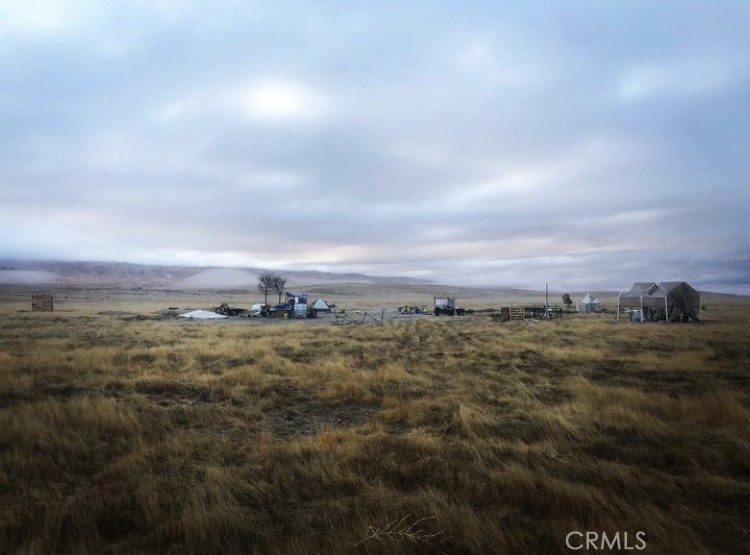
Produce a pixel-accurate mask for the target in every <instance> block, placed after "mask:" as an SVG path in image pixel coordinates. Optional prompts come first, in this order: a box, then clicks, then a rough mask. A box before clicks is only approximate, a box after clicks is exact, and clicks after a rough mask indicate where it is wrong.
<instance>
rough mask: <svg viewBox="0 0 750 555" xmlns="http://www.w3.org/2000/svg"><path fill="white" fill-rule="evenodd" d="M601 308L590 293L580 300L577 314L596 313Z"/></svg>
mask: <svg viewBox="0 0 750 555" xmlns="http://www.w3.org/2000/svg"><path fill="white" fill-rule="evenodd" d="M601 307H602V305H601V303H600V302H599V299H597V298H596V297H594V296H593V295H592V294H591V293H586V296H585V297H583V299H581V302H580V303H578V312H596V311H597V310H599V309H600V308H601Z"/></svg>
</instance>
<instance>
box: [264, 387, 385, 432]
mask: <svg viewBox="0 0 750 555" xmlns="http://www.w3.org/2000/svg"><path fill="white" fill-rule="evenodd" d="M282 389H283V392H284V394H285V399H284V403H283V405H277V406H276V407H273V408H272V409H271V410H270V412H269V413H268V415H267V416H268V418H269V419H270V423H271V431H272V433H273V435H274V436H275V437H279V438H292V437H298V436H312V435H315V434H316V433H318V432H319V431H320V430H321V429H322V428H325V427H335V428H349V427H354V426H359V425H361V424H363V423H365V422H366V421H368V420H370V419H371V418H372V417H373V416H374V415H375V414H376V413H377V409H376V408H375V407H373V406H368V405H362V404H355V403H337V402H332V401H331V400H329V399H324V398H320V397H317V396H316V395H315V393H314V391H312V390H310V389H302V388H293V387H289V386H286V387H283V388H282Z"/></svg>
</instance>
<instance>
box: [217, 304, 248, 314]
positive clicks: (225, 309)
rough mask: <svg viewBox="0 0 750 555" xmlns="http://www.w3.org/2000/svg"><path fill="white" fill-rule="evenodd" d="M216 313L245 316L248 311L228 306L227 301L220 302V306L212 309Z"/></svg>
mask: <svg viewBox="0 0 750 555" xmlns="http://www.w3.org/2000/svg"><path fill="white" fill-rule="evenodd" d="M214 312H216V314H221V315H223V316H245V315H247V314H249V311H248V310H246V309H244V308H234V307H231V306H229V305H228V304H227V303H222V304H221V306H219V307H218V308H215V309H214Z"/></svg>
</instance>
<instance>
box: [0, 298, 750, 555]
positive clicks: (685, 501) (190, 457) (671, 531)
mask: <svg viewBox="0 0 750 555" xmlns="http://www.w3.org/2000/svg"><path fill="white" fill-rule="evenodd" d="M14 295H15V294H13V295H6V296H5V297H3V298H2V299H0V316H1V317H2V318H1V319H0V546H1V547H0V551H2V552H3V553H24V554H26V553H28V554H47V553H79V554H100V553H114V554H151V553H165V554H278V555H295V554H299V555H303V554H317V553H319V554H331V555H344V554H352V555H355V554H379V553H388V554H393V555H395V554H438V553H444V554H457V555H461V554H467V555H468V554H480V553H482V554H506V553H507V554H527V553H528V554H549V553H573V551H570V550H568V548H567V547H566V546H565V537H566V535H567V534H568V532H570V531H573V530H580V531H599V532H601V531H605V532H607V533H608V534H614V533H615V532H618V531H620V532H628V534H629V536H630V537H631V538H632V537H633V536H634V534H635V532H637V531H644V532H645V533H646V542H647V547H646V549H645V550H644V551H639V552H643V553H665V554H667V553H669V554H673V553H679V554H681V555H691V554H740V553H748V552H750V547H749V546H750V525H749V524H748V522H750V341H749V337H750V336H749V334H748V326H750V302H748V299H744V298H742V299H735V300H731V299H730V300H727V299H724V300H719V301H716V302H715V303H711V302H709V303H708V304H709V310H708V311H706V312H705V314H704V316H705V320H706V321H705V322H703V323H701V324H670V325H664V324H631V323H624V322H621V323H617V322H615V321H614V318H613V315H612V314H601V315H591V316H574V317H570V318H566V319H563V320H560V321H543V322H528V321H527V322H510V323H495V322H492V321H490V319H489V318H487V317H480V316H475V317H471V318H447V317H444V318H434V317H429V318H424V319H420V320H416V321H404V322H400V321H394V322H391V323H388V324H385V325H378V324H375V323H372V324H365V325H347V326H334V325H332V324H330V323H324V322H315V321H311V322H276V323H273V324H268V323H259V322H257V321H251V320H248V319H241V320H232V321H211V322H205V321H203V322H183V321H177V320H139V319H133V318H127V317H123V315H122V314H119V312H125V311H128V310H132V311H138V310H143V309H144V308H150V309H152V310H156V309H158V308H166V307H167V306H168V305H170V304H176V303H177V302H178V301H177V300H174V299H171V298H162V299H156V298H151V297H149V298H148V299H147V300H144V299H140V298H135V297H136V296H137V295H136V293H132V292H131V293H122V294H120V295H119V296H117V294H115V293H113V294H112V295H113V297H112V298H111V299H110V298H109V296H107V301H108V302H107V303H104V302H103V301H102V299H99V300H98V301H97V302H94V300H92V299H89V300H86V299H82V298H80V294H76V295H78V297H76V299H75V302H74V301H73V300H69V301H66V300H65V299H63V298H62V296H61V295H58V301H59V302H58V305H57V306H58V307H59V308H60V311H58V312H54V313H31V312H19V311H20V310H24V309H28V303H27V302H26V301H23V302H22V301H21V300H19V299H20V297H18V296H17V295H15V296H14ZM99 295H101V293H100V294H99ZM144 295H145V294H144ZM73 296H75V295H73ZM213 300H214V299H213V298H210V299H209V300H206V298H202V297H201V295H200V294H199V293H195V294H192V296H189V297H187V298H185V297H183V298H180V299H179V302H180V303H184V302H186V303H192V305H193V306H200V305H201V303H202V305H203V306H212V305H213V304H214V303H213ZM230 300H231V299H230ZM404 301H405V302H409V301H410V299H408V298H407V299H404ZM138 303H140V304H138ZM244 304H247V302H245V303H244ZM495 304H499V303H495ZM105 305H106V306H105ZM135 305H137V306H138V308H137V309H135V308H132V306H135ZM180 306H184V305H183V304H181V305H180ZM99 312H102V314H100V313H99ZM631 544H632V540H631ZM576 552H577V553H583V552H584V551H583V550H581V551H576ZM609 552H622V553H625V552H628V553H632V552H633V551H632V550H625V549H624V548H622V549H620V550H616V549H615V550H612V551H609Z"/></svg>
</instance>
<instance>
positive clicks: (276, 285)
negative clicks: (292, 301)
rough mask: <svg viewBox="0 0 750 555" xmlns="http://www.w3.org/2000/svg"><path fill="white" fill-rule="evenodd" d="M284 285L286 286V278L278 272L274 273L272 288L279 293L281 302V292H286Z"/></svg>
mask: <svg viewBox="0 0 750 555" xmlns="http://www.w3.org/2000/svg"><path fill="white" fill-rule="evenodd" d="M284 287H286V280H285V279H284V278H283V277H281V276H280V275H278V274H276V275H274V276H273V287H272V289H273V290H274V291H276V293H278V295H279V303H281V294H282V293H283V292H284Z"/></svg>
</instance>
